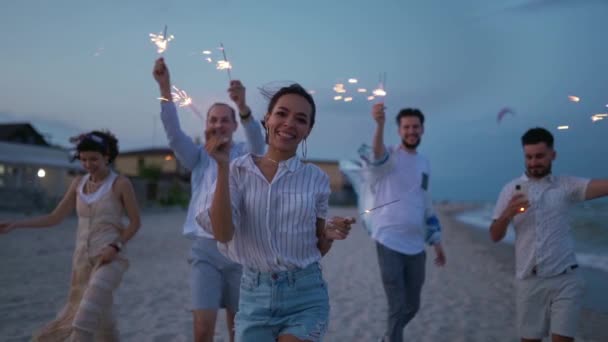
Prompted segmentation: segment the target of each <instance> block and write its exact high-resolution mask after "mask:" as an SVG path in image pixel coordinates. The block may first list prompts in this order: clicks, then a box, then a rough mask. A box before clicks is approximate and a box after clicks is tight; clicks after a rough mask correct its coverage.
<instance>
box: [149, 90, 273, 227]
mask: <svg viewBox="0 0 608 342" xmlns="http://www.w3.org/2000/svg"><path fill="white" fill-rule="evenodd" d="M160 118H161V120H162V122H163V126H164V128H165V133H166V134H167V139H168V140H169V147H170V148H171V149H172V150H173V152H174V153H175V157H176V158H177V160H179V162H180V163H181V164H182V165H183V166H184V167H185V168H186V169H188V170H190V171H191V172H192V176H191V178H190V187H191V192H192V195H191V198H190V204H189V206H188V214H187V216H186V222H185V223H184V235H185V236H187V237H189V238H194V237H203V238H210V239H213V235H211V234H210V233H208V232H206V231H204V230H203V229H202V228H201V227H200V226H199V225H198V224H197V223H196V220H195V217H196V210H197V208H199V207H200V206H201V203H200V201H201V200H204V199H205V196H203V194H204V193H207V192H213V189H214V182H215V179H216V178H217V163H216V162H215V160H214V159H213V158H211V157H210V156H209V154H207V151H206V150H205V148H204V147H203V146H200V145H197V144H195V143H194V142H193V141H192V139H191V138H190V137H189V136H187V135H186V134H185V133H184V131H182V129H181V127H180V124H179V118H178V117H177V109H176V108H175V104H174V103H173V102H166V101H163V102H161V113H160ZM241 125H242V126H243V128H244V129H245V137H246V138H247V142H248V143H244V142H238V143H236V142H234V143H233V144H232V147H231V149H230V159H231V160H233V159H235V158H237V157H239V156H242V155H244V154H246V153H249V152H253V153H256V154H263V153H264V147H265V145H266V143H265V141H264V136H263V135H262V125H261V124H260V123H259V122H258V121H257V120H254V119H253V117H250V118H249V119H248V120H244V121H243V120H241Z"/></svg>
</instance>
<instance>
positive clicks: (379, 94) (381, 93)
mask: <svg viewBox="0 0 608 342" xmlns="http://www.w3.org/2000/svg"><path fill="white" fill-rule="evenodd" d="M379 79H380V84H379V85H378V88H376V89H374V90H373V91H372V94H374V96H376V97H384V96H386V91H385V90H384V87H385V86H386V72H385V73H380V77H379Z"/></svg>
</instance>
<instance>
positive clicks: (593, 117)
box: [591, 113, 608, 122]
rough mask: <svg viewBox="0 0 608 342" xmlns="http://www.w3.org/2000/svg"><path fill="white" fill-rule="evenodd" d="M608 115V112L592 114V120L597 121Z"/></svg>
mask: <svg viewBox="0 0 608 342" xmlns="http://www.w3.org/2000/svg"><path fill="white" fill-rule="evenodd" d="M607 117H608V114H606V113H602V114H594V115H592V116H591V121H593V122H596V121H600V120H604V119H605V118H607Z"/></svg>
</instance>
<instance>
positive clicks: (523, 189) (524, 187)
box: [513, 183, 529, 213]
mask: <svg viewBox="0 0 608 342" xmlns="http://www.w3.org/2000/svg"><path fill="white" fill-rule="evenodd" d="M513 195H514V196H516V195H523V199H524V200H526V201H529V199H528V184H527V183H519V184H516V185H515V192H514V193H513ZM519 211H520V212H522V213H523V212H524V211H526V208H524V207H521V208H519Z"/></svg>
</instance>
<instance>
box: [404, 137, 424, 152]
mask: <svg viewBox="0 0 608 342" xmlns="http://www.w3.org/2000/svg"><path fill="white" fill-rule="evenodd" d="M421 140H422V139H420V137H419V138H418V139H417V140H416V143H414V144H408V143H407V141H406V140H405V139H401V143H402V144H403V147H405V148H406V149H408V150H415V149H416V148H417V147H418V145H420V141H421Z"/></svg>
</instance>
